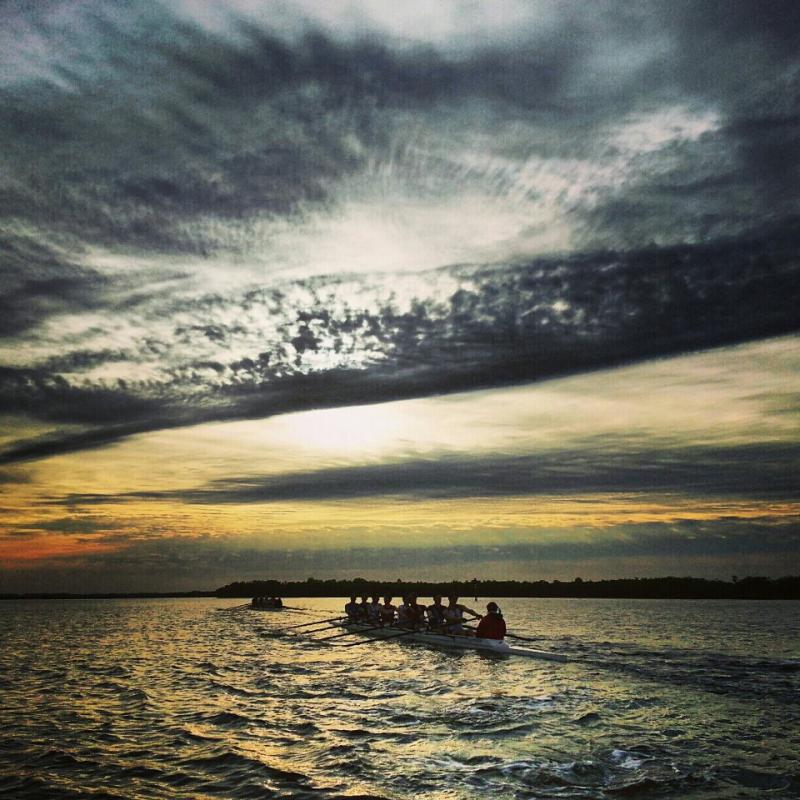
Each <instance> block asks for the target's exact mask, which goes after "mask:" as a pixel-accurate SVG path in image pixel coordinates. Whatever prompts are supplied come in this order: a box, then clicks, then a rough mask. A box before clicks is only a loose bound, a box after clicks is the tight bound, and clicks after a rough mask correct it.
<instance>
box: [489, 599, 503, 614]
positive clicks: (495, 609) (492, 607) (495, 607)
mask: <svg viewBox="0 0 800 800" xmlns="http://www.w3.org/2000/svg"><path fill="white" fill-rule="evenodd" d="M486 610H487V611H488V612H489V613H490V614H496V613H497V612H498V611H499V610H500V608H499V607H498V605H497V603H495V602H494V601H492V602H491V603H487V604H486Z"/></svg>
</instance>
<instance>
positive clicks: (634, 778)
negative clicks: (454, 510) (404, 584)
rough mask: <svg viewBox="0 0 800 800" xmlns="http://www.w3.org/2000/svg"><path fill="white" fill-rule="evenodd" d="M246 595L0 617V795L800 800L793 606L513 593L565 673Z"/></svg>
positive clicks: (516, 611)
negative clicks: (560, 655)
mask: <svg viewBox="0 0 800 800" xmlns="http://www.w3.org/2000/svg"><path fill="white" fill-rule="evenodd" d="M240 602H241V601H231V600H215V599H211V600H208V599H203V600H194V599H193V600H184V599H180V600H117V601H108V600H103V601H88V600H87V601H67V602H57V601H10V602H6V603H4V604H3V606H2V608H3V615H2V618H0V636H1V637H2V642H3V648H2V653H1V654H0V688H2V692H3V706H2V709H1V710H0V723H2V727H1V728H0V731H1V732H0V794H4V795H7V796H13V797H19V798H60V797H64V798H66V797H75V796H76V794H81V793H86V792H89V791H92V792H96V793H97V794H98V796H100V797H114V798H118V797H131V796H136V797H144V798H199V797H203V798H205V797H207V798H212V797H252V796H280V797H297V798H303V797H343V796H361V797H386V798H410V797H414V796H417V797H418V796H422V797H426V798H471V797H481V796H485V795H486V794H488V793H491V794H492V795H493V796H497V797H501V798H502V797H507V798H516V797H597V798H602V797H616V796H619V795H620V793H622V794H623V795H625V794H629V793H632V792H643V793H644V794H645V795H647V794H651V793H654V792H658V793H659V795H660V796H665V797H682V798H683V797H698V798H700V797H720V798H721V797H727V796H730V795H731V794H732V793H735V794H736V795H737V796H741V797H747V796H753V797H755V796H758V795H759V794H760V793H761V792H763V791H764V790H766V789H770V790H774V791H782V792H783V793H784V794H785V796H797V793H798V789H800V777H799V776H800V764H799V763H798V756H797V753H798V752H800V737H799V736H798V734H797V733H796V732H797V731H798V730H800V724H798V723H800V713H798V691H797V690H798V688H800V686H799V685H798V684H800V672H798V666H800V661H798V655H800V649H798V643H799V642H800V634H799V632H798V625H799V624H800V623H798V619H799V618H800V615H799V614H798V613H797V612H798V610H800V609H798V604H797V603H792V602H786V603H780V602H779V603H767V602H761V603H745V602H740V603H734V604H733V605H732V604H730V603H724V602H714V601H712V602H705V601H673V602H667V603H665V602H657V601H622V600H504V601H503V602H502V605H503V608H504V611H505V613H506V617H507V619H508V621H509V623H510V629H511V630H512V631H514V632H516V633H518V634H521V635H526V636H536V637H541V638H540V640H538V642H537V645H534V646H541V647H543V648H549V649H553V650H557V651H561V652H565V653H567V654H568V655H569V656H570V658H571V661H570V662H569V663H567V664H554V663H551V662H547V661H538V660H532V659H519V658H498V657H495V656H492V655H486V654H481V653H476V652H471V651H465V652H452V651H445V650H437V649H433V648H430V647H426V646H422V645H413V644H408V643H403V642H400V643H397V642H370V641H366V640H363V641H364V644H363V645H359V646H356V647H349V648H343V649H338V648H336V647H334V646H332V645H324V644H321V643H319V642H317V641H315V637H314V635H313V634H307V633H304V632H303V631H302V630H300V631H297V632H296V634H294V635H284V636H281V635H276V634H278V633H279V631H280V629H281V628H282V627H283V626H284V625H290V624H300V623H302V622H306V621H310V620H311V619H314V618H315V617H316V618H320V619H322V618H325V617H328V616H331V615H332V614H333V613H335V612H338V610H339V608H340V607H341V602H340V601H338V600H333V599H303V600H293V601H291V605H293V606H302V607H304V608H305V609H306V612H305V613H303V612H297V611H285V612H282V613H280V614H278V613H269V612H258V611H252V610H249V609H238V610H231V609H233V608H234V607H235V606H238V605H239V604H240ZM309 614H310V615H311V616H309ZM354 641H355V640H354ZM344 642H349V639H345V640H344ZM339 643H342V640H339Z"/></svg>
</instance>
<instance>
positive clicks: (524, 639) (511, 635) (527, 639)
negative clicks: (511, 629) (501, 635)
mask: <svg viewBox="0 0 800 800" xmlns="http://www.w3.org/2000/svg"><path fill="white" fill-rule="evenodd" d="M506 638H508V639H519V640H520V641H521V642H538V641H539V640H540V639H541V638H542V637H541V636H535V637H534V638H533V639H531V638H530V636H517V635H516V634H514V633H506Z"/></svg>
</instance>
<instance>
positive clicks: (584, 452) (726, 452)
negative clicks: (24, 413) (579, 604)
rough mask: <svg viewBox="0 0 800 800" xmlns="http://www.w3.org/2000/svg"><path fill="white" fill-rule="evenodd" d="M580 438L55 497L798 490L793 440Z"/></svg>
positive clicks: (234, 499)
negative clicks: (568, 445)
mask: <svg viewBox="0 0 800 800" xmlns="http://www.w3.org/2000/svg"><path fill="white" fill-rule="evenodd" d="M622 444H623V443H620V442H615V441H613V440H611V441H608V440H605V439H604V440H587V441H585V442H583V443H582V444H581V446H576V447H575V448H574V449H570V450H555V451H546V452H539V453H535V454H526V455H519V456H512V455H505V456H504V455H495V456H475V457H471V458H470V457H446V456H445V457H439V458H436V459H431V460H425V461H403V462H399V463H393V464H381V465H375V466H373V465H369V466H353V467H335V468H330V469H325V470H318V471H314V472H308V473H299V474H288V475H281V476H277V477H274V476H270V477H260V476H257V475H253V476H241V477H238V478H229V479H225V480H220V481H217V482H215V483H212V484H210V485H208V486H206V487H200V488H197V489H189V490H180V491H171V490H167V491H155V492H131V493H123V494H109V495H105V494H74V495H68V496H66V497H63V498H57V499H54V500H53V501H52V502H53V503H55V504H58V505H60V504H68V505H76V506H82V505H87V506H88V505H98V504H100V505H102V504H107V503H117V502H125V501H128V500H131V501H133V500H155V501H157V500H180V501H183V502H187V503H200V504H219V503H274V502H283V501H327V500H355V499H360V498H365V497H381V496H408V497H414V498H417V499H458V498H468V497H476V496H482V497H504V496H506V497H507V496H517V495H522V496H524V495H531V496H535V495H559V494H565V495H575V494H578V495H580V494H593V493H600V494H602V493H619V492H634V493H648V492H659V493H664V492H666V493H675V494H681V495H684V496H696V497H713V496H737V495H738V496H742V497H748V498H769V499H774V500H780V499H792V498H795V497H796V496H797V494H798V492H799V491H800V479H798V475H800V469H799V468H800V452H798V448H797V447H796V446H794V445H775V444H757V445H740V446H727V447H702V446H690V447H686V446H684V447H680V446H676V445H674V444H673V445H672V446H670V445H669V444H668V443H663V445H662V446H661V447H658V448H654V447H653V446H652V444H651V445H650V446H649V447H643V446H640V447H636V445H635V443H633V442H631V441H625V442H624V445H625V447H622V446H621V445H622Z"/></svg>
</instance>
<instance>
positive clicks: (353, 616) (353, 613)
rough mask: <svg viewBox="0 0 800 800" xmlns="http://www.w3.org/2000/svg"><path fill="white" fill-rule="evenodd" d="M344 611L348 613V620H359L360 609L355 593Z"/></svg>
mask: <svg viewBox="0 0 800 800" xmlns="http://www.w3.org/2000/svg"><path fill="white" fill-rule="evenodd" d="M344 613H345V614H347V621H348V622H358V615H359V610H358V603H357V602H356V597H355V595H353V596H352V597H351V598H350V602H349V603H347V605H345V607H344Z"/></svg>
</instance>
